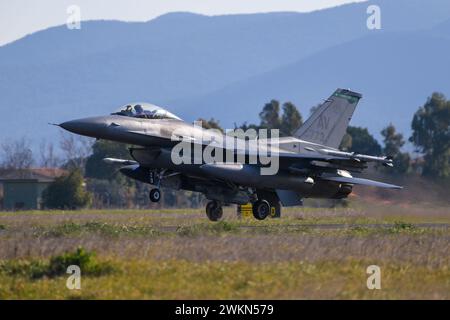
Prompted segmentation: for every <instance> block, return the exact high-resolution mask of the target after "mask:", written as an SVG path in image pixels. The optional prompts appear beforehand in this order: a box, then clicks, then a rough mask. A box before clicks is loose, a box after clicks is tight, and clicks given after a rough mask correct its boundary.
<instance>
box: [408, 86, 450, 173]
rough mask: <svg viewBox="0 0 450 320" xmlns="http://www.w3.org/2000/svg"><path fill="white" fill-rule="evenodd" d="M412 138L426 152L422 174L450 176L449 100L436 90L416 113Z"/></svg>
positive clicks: (417, 148) (423, 152) (421, 150)
mask: <svg viewBox="0 0 450 320" xmlns="http://www.w3.org/2000/svg"><path fill="white" fill-rule="evenodd" d="M411 127H412V130H413V133H412V136H411V137H410V139H409V140H410V141H411V142H412V143H414V145H415V146H416V150H417V151H418V152H421V153H422V154H424V160H425V161H424V166H423V171H422V173H423V175H424V176H430V177H439V178H449V177H450V129H449V128H450V101H448V100H446V98H445V96H444V95H443V94H441V93H437V92H435V93H433V94H432V96H431V97H429V98H428V100H427V101H426V103H425V104H424V106H423V107H420V108H419V109H418V110H417V112H416V113H415V114H414V117H413V120H412V123H411Z"/></svg>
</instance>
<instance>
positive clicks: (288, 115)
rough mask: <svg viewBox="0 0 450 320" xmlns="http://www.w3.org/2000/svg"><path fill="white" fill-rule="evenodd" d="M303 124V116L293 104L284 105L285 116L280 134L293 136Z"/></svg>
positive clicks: (286, 103)
mask: <svg viewBox="0 0 450 320" xmlns="http://www.w3.org/2000/svg"><path fill="white" fill-rule="evenodd" d="M302 123H303V119H302V115H301V114H300V112H299V111H298V109H297V107H296V106H295V105H294V104H293V103H292V102H285V103H284V104H283V116H282V117H281V128H280V131H281V132H280V134H281V135H283V136H291V135H293V134H294V132H295V131H296V130H297V129H298V128H300V126H301V125H302Z"/></svg>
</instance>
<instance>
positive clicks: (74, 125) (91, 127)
mask: <svg viewBox="0 0 450 320" xmlns="http://www.w3.org/2000/svg"><path fill="white" fill-rule="evenodd" d="M59 126H60V127H61V128H63V129H65V130H67V131H70V132H73V133H76V134H81V135H84V136H90V137H96V136H97V135H98V134H99V133H101V131H102V129H104V128H105V127H106V122H105V121H104V120H103V119H102V118H97V117H96V118H84V119H77V120H71V121H66V122H63V123H61V124H60V125H59Z"/></svg>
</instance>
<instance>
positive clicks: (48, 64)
mask: <svg viewBox="0 0 450 320" xmlns="http://www.w3.org/2000/svg"><path fill="white" fill-rule="evenodd" d="M372 3H375V4H378V5H379V6H380V8H381V13H382V32H380V31H371V30H368V29H367V27H366V19H367V16H368V15H367V13H366V9H367V6H368V5H369V4H372ZM449 19H450V5H449V4H448V0H430V1H419V0H384V1H369V2H366V3H357V4H350V5H344V6H340V7H335V8H330V9H326V10H321V11H316V12H311V13H289V12H285V13H268V14H248V15H224V16H214V17H207V16H202V15H197V14H191V13H172V14H167V15H164V16H161V17H159V18H156V19H154V20H151V21H149V22H145V23H126V22H117V21H91V22H83V23H82V24H81V26H82V28H81V30H68V29H67V28H66V27H65V26H59V27H54V28H50V29H47V30H43V31H40V32H36V33H34V34H32V35H29V36H27V37H24V38H22V39H20V40H18V41H15V42H13V43H11V44H8V45H5V46H2V47H0V111H1V112H2V114H3V117H2V120H0V121H1V126H0V136H1V137H2V139H14V138H17V137H20V136H23V135H25V136H27V137H28V138H30V139H32V140H33V141H39V140H40V139H42V138H46V139H48V140H55V137H56V139H57V138H58V135H57V134H55V133H56V131H55V128H54V127H50V126H48V125H47V123H48V122H60V121H63V120H67V119H72V118H77V117H83V116H91V115H99V114H105V113H108V112H111V111H112V110H114V109H116V108H117V107H119V106H120V105H122V104H125V103H127V102H129V101H148V102H153V103H156V104H162V105H166V106H167V107H168V108H169V109H171V110H172V111H174V112H175V113H177V114H179V115H180V116H182V117H184V118H186V120H194V119H196V118H198V117H200V116H201V117H205V116H206V115H211V116H214V117H216V118H219V119H220V120H221V122H222V123H223V124H227V125H229V124H232V123H233V122H238V123H239V122H243V121H245V120H255V117H256V115H257V113H258V111H259V110H260V108H261V106H262V104H263V103H264V102H266V101H267V100H268V99H269V97H270V98H279V99H282V100H293V101H295V102H297V103H298V104H299V105H300V106H301V107H302V111H303V113H304V114H305V113H307V111H306V110H307V109H309V107H310V106H311V105H313V104H315V103H317V102H319V101H318V99H321V98H325V97H326V96H327V95H328V94H329V92H330V91H332V90H334V89H335V87H346V86H348V87H352V88H353V89H356V90H358V89H359V90H360V91H363V93H364V94H365V96H366V98H365V99H364V101H365V102H364V105H362V107H361V109H362V110H365V111H361V112H359V111H358V113H357V116H356V117H355V119H354V121H355V122H356V121H361V122H358V123H357V124H363V125H368V126H369V128H370V129H371V130H372V131H373V130H375V129H376V130H378V125H375V124H376V123H378V122H379V123H380V124H381V123H383V124H384V123H386V122H388V121H389V119H390V118H389V117H390V115H389V114H385V113H380V112H379V109H377V108H378V107H380V106H381V104H382V105H383V107H384V108H387V107H388V106H392V104H387V103H386V100H387V97H393V98H392V99H394V100H392V101H395V102H396V103H398V104H396V108H397V109H398V110H406V111H401V112H400V111H399V113H398V114H402V115H403V114H405V115H406V114H408V119H409V118H410V115H411V114H412V112H413V111H414V110H415V109H416V108H417V106H418V105H419V104H422V103H423V100H424V99H425V98H426V96H427V95H429V94H430V93H431V92H429V91H430V90H441V89H440V88H441V87H442V86H443V84H445V81H444V80H442V77H443V76H440V75H438V76H437V77H435V73H438V72H437V71H436V70H441V69H439V68H440V63H442V70H445V69H444V67H445V66H446V61H447V60H446V58H445V57H443V56H441V55H440V54H438V53H437V51H436V50H441V49H442V50H447V52H448V48H447V47H446V45H447V42H446V41H445V38H446V31H445V30H448V29H447V26H448V24H446V23H447V22H448V21H449ZM384 34H386V35H388V39H383V35H384ZM392 37H394V38H392ZM436 37H440V38H442V39H444V40H442V43H439V41H438V40H436V41H434V39H435V38H436ZM392 39H394V40H392ZM396 39H398V41H399V43H398V44H396V43H395V42H396V41H397V40H396ZM408 39H410V40H408ZM372 40H373V41H375V43H376V45H375V44H372ZM417 41H426V43H424V44H423V48H429V50H420V49H421V45H420V42H417ZM361 46H368V48H369V47H370V48H372V51H371V52H370V53H369V57H363V56H356V55H357V53H359V54H360V55H363V54H367V50H366V48H365V47H361ZM377 46H381V47H377ZM427 46H430V47H427ZM408 48H411V50H414V51H415V50H418V49H419V52H420V56H419V55H418V54H413V56H414V59H415V60H414V61H416V63H417V65H418V68H419V69H418V70H420V72H425V75H427V77H429V79H427V81H425V79H424V77H417V75H418V72H419V71H418V72H416V73H414V72H413V70H414V68H415V67H414V61H411V59H410V58H406V59H405V61H402V58H401V57H402V56H404V55H405V54H406V52H408V50H409V49H408ZM380 50H381V52H385V54H382V55H378V54H377V53H376V52H377V51H380ZM397 50H398V52H397ZM351 57H352V58H351ZM431 60H433V61H431ZM341 61H345V62H346V63H347V64H349V65H351V64H352V63H354V65H355V67H354V68H353V70H352V69H346V68H345V67H344V66H343V64H342V63H341ZM332 62H333V63H332ZM397 62H400V65H399V66H402V63H404V67H402V68H403V69H398V70H399V71H401V73H399V74H396V75H395V77H393V78H392V73H393V70H391V69H387V68H384V67H383V66H384V65H387V66H390V68H395V67H396V66H397ZM407 62H408V63H409V64H408V65H406V63H407ZM425 66H430V68H438V69H435V71H434V72H431V71H427V70H431V69H425ZM407 67H412V68H413V70H410V69H407ZM366 69H367V70H369V72H373V74H372V75H371V76H370V77H369V78H370V79H369V78H365V77H364V76H363V75H362V74H364V73H365V72H366V71H365V70H366ZM350 70H352V72H354V74H353V76H350V75H349V73H350ZM381 70H385V73H382V72H381ZM447 70H448V69H447ZM427 72H428V73H427ZM439 73H440V74H444V72H439ZM273 77H276V78H273ZM386 77H388V79H386ZM414 77H415V78H414ZM391 79H395V80H396V83H395V86H388V85H386V84H387V83H389V82H390V80H391ZM441 80H442V81H441ZM264 81H267V82H266V83H264ZM425 82H426V83H425ZM447 83H448V82H447ZM269 84H271V85H269ZM410 84H412V85H414V86H413V87H412V88H408V87H407V86H408V85H410ZM418 88H419V89H420V90H419V89H418ZM402 90H403V91H405V92H406V91H408V93H409V94H408V95H406V96H405V97H404V99H405V100H403V99H397V98H394V97H397V95H396V94H395V93H396V92H398V91H402ZM442 90H443V91H444V92H445V90H447V89H446V88H443V89H442ZM380 93H382V95H381V97H380V96H379V95H380ZM419 96H420V97H419ZM384 97H386V98H384ZM217 99H219V100H217ZM371 99H372V100H376V102H377V105H375V104H371V103H370V100H371ZM380 99H381V100H380ZM383 99H384V100H383ZM412 105H414V106H413V107H412ZM366 106H367V107H366ZM373 106H375V107H373ZM223 110H226V111H227V112H224V111H223ZM243 110H245V112H242V111H243ZM362 115H364V117H366V116H367V117H368V118H367V119H371V120H372V121H367V119H366V118H363V117H362ZM374 118H375V119H376V120H374ZM392 119H393V121H394V122H395V121H396V120H397V119H395V118H392ZM408 121H409V120H408ZM402 128H405V126H404V125H402Z"/></svg>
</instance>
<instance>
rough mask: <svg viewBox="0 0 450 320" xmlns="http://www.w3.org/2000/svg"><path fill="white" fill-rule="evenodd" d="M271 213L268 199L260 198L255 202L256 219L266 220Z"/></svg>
mask: <svg viewBox="0 0 450 320" xmlns="http://www.w3.org/2000/svg"><path fill="white" fill-rule="evenodd" d="M269 214H270V204H269V202H267V201H266V200H258V201H256V202H255V203H254V204H253V216H254V217H255V219H258V220H264V219H265V218H267V216H268V215H269Z"/></svg>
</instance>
